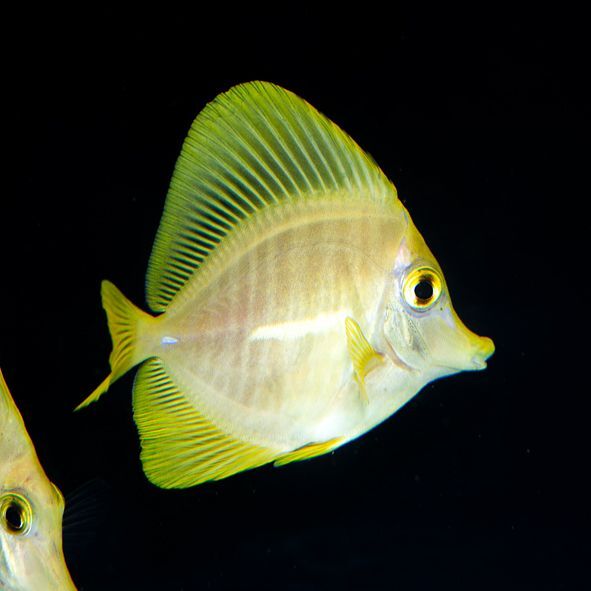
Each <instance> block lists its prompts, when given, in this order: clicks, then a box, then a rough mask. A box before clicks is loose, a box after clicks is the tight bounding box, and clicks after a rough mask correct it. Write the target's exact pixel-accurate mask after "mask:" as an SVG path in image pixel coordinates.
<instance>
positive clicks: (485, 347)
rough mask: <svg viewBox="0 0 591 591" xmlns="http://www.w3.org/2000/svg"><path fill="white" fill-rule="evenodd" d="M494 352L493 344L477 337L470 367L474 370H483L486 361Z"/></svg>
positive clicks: (488, 340) (489, 340)
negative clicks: (476, 344) (477, 340)
mask: <svg viewBox="0 0 591 591" xmlns="http://www.w3.org/2000/svg"><path fill="white" fill-rule="evenodd" d="M494 352H495V344H494V343H493V340H492V339H489V338H488V337H479V342H478V346H477V349H476V352H475V353H474V355H473V356H472V366H473V368H474V369H475V370H481V369H485V368H486V366H487V363H486V361H487V359H489V358H490V357H491V356H492V355H493V353H494Z"/></svg>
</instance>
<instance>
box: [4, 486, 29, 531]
mask: <svg viewBox="0 0 591 591" xmlns="http://www.w3.org/2000/svg"><path fill="white" fill-rule="evenodd" d="M32 523H33V509H32V508H31V503H29V501H28V500H27V499H26V498H25V497H23V496H22V495H19V494H17V493H7V494H5V495H3V496H2V497H0V526H1V527H2V529H4V530H5V531H7V532H8V533H9V534H11V535H15V536H23V535H26V534H28V533H29V531H30V529H31V525H32Z"/></svg>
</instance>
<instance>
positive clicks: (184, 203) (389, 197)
mask: <svg viewBox="0 0 591 591" xmlns="http://www.w3.org/2000/svg"><path fill="white" fill-rule="evenodd" d="M335 193H337V194H341V193H342V194H348V195H349V196H351V195H355V196H359V197H360V198H362V199H371V200H378V201H380V202H386V201H394V200H396V189H395V188H394V186H393V185H392V184H391V183H390V182H389V181H388V179H387V178H386V177H385V176H384V174H383V173H382V172H381V170H380V169H379V168H378V167H377V166H376V165H375V164H374V163H373V161H372V160H371V159H370V158H369V157H368V156H367V155H366V154H365V153H364V152H363V151H362V150H361V149H360V148H359V146H357V144H356V143H355V142H354V141H353V140H352V139H351V138H350V137H349V136H348V135H347V134H345V133H344V132H343V131H342V130H341V129H339V128H338V127H337V126H336V125H335V124H334V123H332V122H331V121H330V120H329V119H327V118H326V117H324V116H323V115H321V114H320V113H319V112H318V111H316V109H314V108H313V107H312V106H310V105H309V104H308V103H307V102H305V101H304V100H302V99H300V98H299V97H297V96H296V95H294V94H292V93H291V92H288V91H286V90H284V89H282V88H280V87H278V86H275V85H273V84H269V83H265V82H251V83H248V84H242V85H239V86H235V87H234V88H232V89H230V90H229V91H228V92H226V93H224V94H221V95H219V96H218V97H217V98H216V99H215V100H214V101H212V102H211V103H209V104H208V105H207V106H206V107H205V108H204V109H203V111H202V112H201V113H200V114H199V116H198V117H197V118H196V119H195V121H194V122H193V125H192V127H191V130H190V131H189V135H188V137H187V139H186V140H185V143H184V145H183V148H182V151H181V154H180V156H179V159H178V161H177V163H176V167H175V171H174V174H173V177H172V181H171V184H170V189H169V192H168V195H167V199H166V204H165V207H164V213H163V216H162V221H161V223H160V228H159V230H158V235H157V237H156V241H155V243H154V248H153V251H152V256H151V259H150V264H149V269H148V274H147V279H146V287H147V299H148V303H149V305H150V307H151V308H152V309H153V310H154V311H158V312H162V311H164V310H165V309H166V307H167V306H168V304H169V303H170V302H171V300H172V299H173V297H174V296H175V294H176V293H177V292H178V291H179V289H181V288H182V286H183V285H184V284H185V283H186V281H187V280H188V279H189V277H191V275H192V273H193V272H194V271H195V270H196V269H197V268H198V267H199V266H200V265H201V264H202V262H203V261H204V260H205V258H206V257H207V256H208V255H209V253H210V252H211V251H212V250H214V249H215V248H216V247H217V246H218V244H219V243H220V242H221V241H222V240H223V238H224V236H226V235H227V234H228V233H229V232H231V231H232V229H233V228H234V227H235V226H237V225H239V224H240V223H241V221H242V220H245V219H247V218H249V217H250V216H252V215H253V214H255V213H256V212H257V211H258V210H261V209H263V208H266V207H269V206H273V205H275V204H278V203H281V202H283V201H285V200H296V199H303V198H314V196H317V195H327V194H335Z"/></svg>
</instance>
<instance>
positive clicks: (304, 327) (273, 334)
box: [248, 310, 348, 341]
mask: <svg viewBox="0 0 591 591" xmlns="http://www.w3.org/2000/svg"><path fill="white" fill-rule="evenodd" d="M347 315H348V312H347V311H346V310H338V311H337V312H329V313H323V314H318V316H315V317H314V318H304V319H303V320H292V321H289V322H277V323H276V324H264V325H262V326H259V327H257V328H255V329H254V330H253V331H252V332H251V333H250V336H249V337H248V340H249V341H260V340H264V339H281V340H284V339H285V340H287V339H298V338H300V337H303V336H306V335H311V334H319V333H323V332H328V331H330V330H333V329H334V328H336V327H338V326H343V323H344V322H345V318H346V317H347ZM343 331H344V326H343Z"/></svg>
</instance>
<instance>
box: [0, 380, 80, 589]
mask: <svg viewBox="0 0 591 591" xmlns="http://www.w3.org/2000/svg"><path fill="white" fill-rule="evenodd" d="M63 512H64V498H63V496H62V494H61V493H60V491H59V490H58V488H57V487H56V486H55V485H54V484H52V483H51V482H50V481H49V479H48V478H47V476H46V475H45V472H44V471H43V468H42V467H41V464H40V463H39V460H38V458H37V454H36V453H35V448H34V447H33V443H32V442H31V439H30V438H29V435H28V433H27V430H26V428H25V424H24V422H23V419H22V417H21V415H20V413H19V411H18V408H17V407H16V404H15V403H14V400H13V399H12V397H11V395H10V392H9V390H8V387H7V385H6V382H5V381H4V377H3V375H2V372H1V371H0V589H2V590H3V591H4V590H6V591H54V590H55V591H69V590H74V591H75V589H76V587H75V586H74V583H73V582H72V579H71V577H70V573H69V572H68V567H67V566H66V562H65V559H64V554H63V551H62V515H63Z"/></svg>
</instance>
